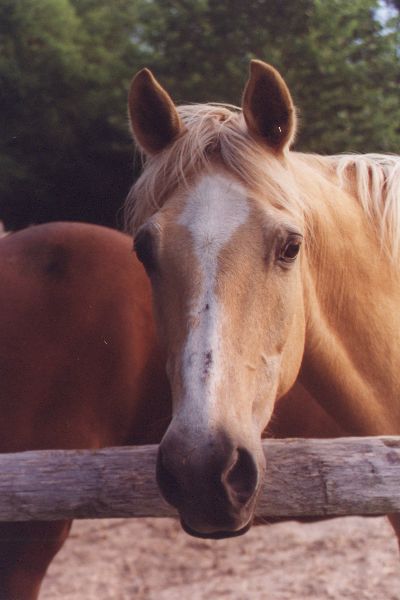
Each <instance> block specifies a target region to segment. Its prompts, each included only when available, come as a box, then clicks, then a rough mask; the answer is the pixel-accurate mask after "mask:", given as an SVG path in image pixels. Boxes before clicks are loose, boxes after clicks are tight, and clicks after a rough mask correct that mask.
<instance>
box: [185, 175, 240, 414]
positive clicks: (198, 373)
mask: <svg viewBox="0 0 400 600" xmlns="http://www.w3.org/2000/svg"><path fill="white" fill-rule="evenodd" d="M249 212H250V208H249V204H248V200H247V197H246V191H245V189H244V187H243V186H241V185H240V184H239V183H236V182H234V181H232V180H230V179H228V178H227V177H224V176H223V175H207V176H205V177H204V178H203V179H201V180H200V181H199V183H198V184H197V185H196V187H195V188H194V189H193V190H192V192H191V193H190V195H189V196H188V199H187V202H186V204H185V208H184V210H183V212H182V214H181V215H180V218H179V221H178V222H179V224H180V225H183V226H185V227H187V229H188V230H189V231H190V233H191V237H192V240H193V250H194V253H195V256H196V258H197V261H198V266H199V267H200V273H201V285H200V289H199V291H198V295H197V297H195V298H193V302H192V304H191V306H190V317H192V322H193V325H192V327H191V329H190V331H189V333H188V337H187V340H186V343H185V346H184V349H183V356H182V365H183V367H182V369H183V372H182V378H183V385H184V389H185V403H186V406H187V408H188V410H189V411H190V414H191V416H192V417H193V416H194V414H193V413H194V411H195V413H196V415H197V417H200V416H201V415H202V416H203V418H204V417H205V418H206V420H208V417H211V416H212V415H211V411H210V409H211V408H212V405H213V397H214V394H213V391H214V390H215V387H216V385H217V384H218V382H219V381H220V378H221V371H222V368H221V367H222V363H223V356H222V339H221V326H222V318H223V311H222V310H221V307H220V305H219V302H218V298H217V297H216V289H215V287H216V279H217V274H218V257H219V255H220V253H221V251H222V250H223V249H224V247H225V246H226V244H227V243H228V242H229V240H230V239H231V238H232V236H233V234H234V233H235V232H236V231H237V229H238V228H239V227H240V226H241V225H243V224H244V223H245V222H246V220H247V218H248V216H249Z"/></svg>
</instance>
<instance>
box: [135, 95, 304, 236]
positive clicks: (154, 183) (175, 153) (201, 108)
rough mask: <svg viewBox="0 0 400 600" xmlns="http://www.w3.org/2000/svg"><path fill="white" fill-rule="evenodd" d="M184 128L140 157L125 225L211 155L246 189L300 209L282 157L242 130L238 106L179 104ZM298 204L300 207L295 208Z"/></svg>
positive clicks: (206, 165)
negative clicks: (169, 143) (161, 147)
mask: <svg viewBox="0 0 400 600" xmlns="http://www.w3.org/2000/svg"><path fill="white" fill-rule="evenodd" d="M178 112H179V115H180V117H181V119H182V121H183V123H184V124H185V126H186V128H187V131H186V132H185V134H184V135H182V136H181V137H180V138H179V139H178V140H176V142H175V143H174V144H173V145H172V146H171V147H169V148H167V149H165V150H164V151H163V152H161V153H160V154H158V155H156V156H153V157H149V158H147V159H146V160H145V169H144V171H143V173H142V175H141V176H140V177H139V179H138V180H137V182H136V183H135V184H134V186H133V187H132V189H131V191H130V192H129V194H128V197H127V200H126V205H125V223H126V228H127V229H128V230H129V231H131V232H132V233H135V232H136V231H137V229H138V228H139V227H140V225H141V224H142V223H144V221H146V219H148V218H149V217H150V216H151V215H152V214H154V213H155V212H157V210H159V209H160V208H161V207H162V206H163V204H164V202H165V201H166V199H167V198H168V197H169V196H170V195H171V193H173V191H174V190H175V189H176V188H177V187H178V186H180V185H184V186H188V184H189V181H190V180H191V179H192V177H195V176H196V175H198V174H201V173H203V172H205V171H207V170H210V169H211V168H212V166H213V164H215V161H216V160H217V161H219V163H220V164H221V165H222V166H224V167H225V168H227V169H228V170H229V172H230V173H232V174H234V175H235V176H236V177H238V179H239V180H240V181H241V182H242V183H243V184H245V185H246V186H247V187H248V188H250V189H251V191H252V193H253V194H254V195H256V196H261V197H264V196H265V194H268V196H269V197H271V198H272V199H273V202H274V203H275V204H276V205H277V206H282V207H285V208H286V209H287V210H289V211H291V212H295V213H296V214H297V213H299V212H300V213H301V212H302V210H301V202H300V199H299V194H298V191H297V189H296V186H295V184H294V181H292V180H291V178H290V177H289V176H288V172H287V170H286V169H285V168H284V167H283V165H282V163H281V162H280V161H279V160H278V159H277V158H276V157H275V156H274V155H273V154H272V153H267V152H266V151H265V148H264V147H263V146H261V145H260V144H259V143H257V142H256V141H255V140H254V138H253V137H252V136H251V135H250V134H249V133H248V131H247V127H246V124H245V121H244V117H243V115H242V112H241V109H239V108H237V107H234V106H230V105H221V104H198V105H196V104H195V105H188V106H181V107H179V108H178ZM299 209H300V210H299Z"/></svg>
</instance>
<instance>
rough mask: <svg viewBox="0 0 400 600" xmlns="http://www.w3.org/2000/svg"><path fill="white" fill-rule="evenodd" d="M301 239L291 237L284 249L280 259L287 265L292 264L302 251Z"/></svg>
mask: <svg viewBox="0 0 400 600" xmlns="http://www.w3.org/2000/svg"><path fill="white" fill-rule="evenodd" d="M300 246H301V239H300V237H298V236H296V237H291V238H290V239H289V240H287V242H286V244H285V245H284V246H283V247H282V250H281V253H280V256H279V259H280V260H281V261H282V262H285V263H291V262H294V261H295V260H296V257H297V255H298V253H299V251H300Z"/></svg>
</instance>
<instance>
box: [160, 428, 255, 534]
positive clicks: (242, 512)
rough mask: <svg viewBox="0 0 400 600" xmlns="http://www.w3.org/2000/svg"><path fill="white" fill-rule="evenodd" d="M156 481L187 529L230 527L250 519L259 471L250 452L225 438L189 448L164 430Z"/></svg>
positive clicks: (208, 529) (237, 526)
mask: <svg viewBox="0 0 400 600" xmlns="http://www.w3.org/2000/svg"><path fill="white" fill-rule="evenodd" d="M157 481H158V485H159V487H160V490H161V493H162V495H163V496H164V498H165V500H166V501H167V502H169V503H170V504H172V505H173V506H174V507H175V508H177V509H178V511H179V513H180V516H181V518H182V520H183V521H184V522H185V523H186V524H187V525H188V526H190V528H191V529H194V530H196V529H197V530H198V531H203V532H207V531H210V532H212V531H217V530H219V531H222V530H226V531H233V530H235V529H239V528H240V527H242V526H243V525H245V524H247V522H248V521H249V520H250V519H251V512H252V509H251V507H249V505H250V504H252V503H251V500H252V499H254V497H255V495H256V491H257V489H258V484H259V470H258V467H257V464H256V462H255V460H254V458H253V456H252V453H251V452H250V451H249V450H247V449H246V448H244V447H243V446H238V445H234V444H233V443H229V442H227V438H226V437H225V436H223V440H222V442H221V441H215V440H214V441H213V443H208V444H207V445H206V446H203V447H199V446H196V447H195V448H191V449H189V447H188V446H186V444H184V445H182V443H179V442H178V441H177V440H176V439H174V436H168V434H167V436H166V438H164V441H163V442H162V443H161V444H160V448H159V453H158V461H157Z"/></svg>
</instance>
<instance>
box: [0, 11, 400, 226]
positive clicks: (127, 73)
mask: <svg viewBox="0 0 400 600" xmlns="http://www.w3.org/2000/svg"><path fill="white" fill-rule="evenodd" d="M399 23H400V20H399V2H398V1H397V0H387V2H386V3H383V2H382V1H379V0H352V2H351V3H350V2H347V1H345V0H330V1H329V2H327V1H326V0H297V1H296V2H292V1H291V0H248V1H247V2H243V1H242V0H221V1H220V2H213V1H212V0H114V1H113V2H108V1H106V0H0V103H1V110H0V123H1V138H0V139H1V141H0V164H1V171H0V194H1V196H0V218H3V219H5V220H6V223H7V224H8V225H9V226H13V227H18V226H23V225H26V224H29V223H30V222H39V221H45V220H48V219H53V218H68V219H85V220H91V221H95V222H100V223H108V224H111V225H113V224H115V217H114V215H115V213H116V211H117V208H118V206H120V204H121V203H122V200H123V196H124V194H125V192H126V191H127V189H128V186H129V183H130V181H131V179H132V164H131V163H132V160H131V154H132V148H131V142H130V138H129V134H128V127H127V121H126V109H125V102H126V100H125V99H126V92H127V87H128V84H129V79H130V77H131V76H132V74H133V73H134V72H135V71H136V70H137V69H138V68H140V67H141V66H144V65H147V66H149V67H151V68H153V69H154V71H155V73H156V75H157V76H158V77H159V78H160V80H161V82H162V83H164V84H165V85H166V86H167V87H168V89H169V91H170V92H171V94H172V96H173V97H174V98H175V99H176V100H177V101H178V102H188V101H222V102H229V103H235V104H238V103H240V96H241V91H242V89H243V85H244V82H245V79H246V76H247V70H248V62H249V59H250V58H252V57H257V58H261V59H264V60H266V61H268V62H271V63H272V64H274V65H275V66H276V67H277V68H278V69H280V70H281V72H282V74H283V76H284V77H285V79H286V80H287V81H288V83H289V86H290V88H291V91H292V93H293V96H294V99H295V102H296V104H297V106H298V108H299V113H300V121H301V128H300V134H299V136H298V142H297V147H298V148H299V149H303V150H308V151H315V152H322V153H332V152H342V151H360V152H368V151H389V152H399V150H400V144H399V123H400V105H399V100H398V83H399V50H400V44H399V35H400V27H399Z"/></svg>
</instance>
